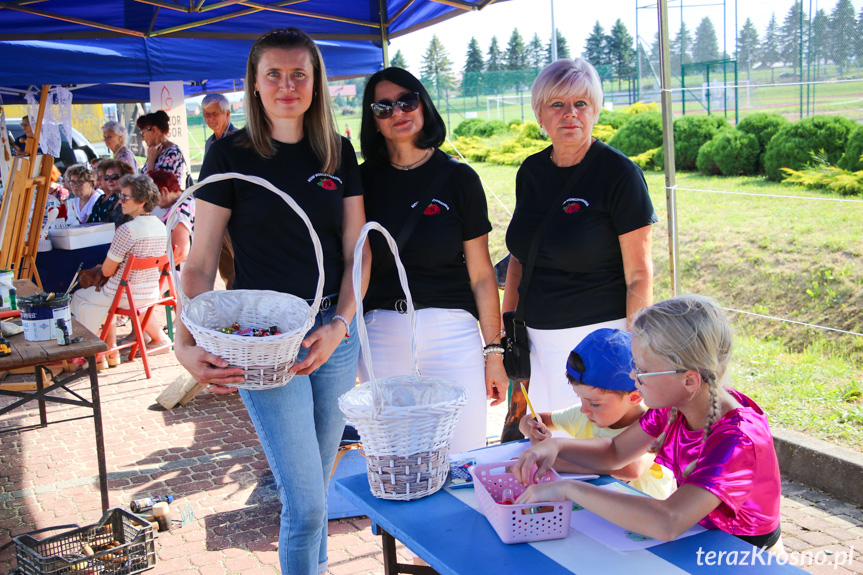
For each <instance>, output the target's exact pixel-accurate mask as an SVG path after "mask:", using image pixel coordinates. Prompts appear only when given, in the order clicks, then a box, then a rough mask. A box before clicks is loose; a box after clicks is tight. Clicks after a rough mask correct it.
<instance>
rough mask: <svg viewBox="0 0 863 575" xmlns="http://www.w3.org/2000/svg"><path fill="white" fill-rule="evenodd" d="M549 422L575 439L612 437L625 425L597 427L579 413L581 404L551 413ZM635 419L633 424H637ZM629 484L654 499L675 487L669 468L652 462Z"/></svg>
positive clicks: (667, 493)
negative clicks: (643, 472) (614, 427)
mask: <svg viewBox="0 0 863 575" xmlns="http://www.w3.org/2000/svg"><path fill="white" fill-rule="evenodd" d="M551 423H552V425H554V427H556V428H557V429H561V430H563V431H565V432H567V433H568V434H570V435H571V436H573V437H574V438H576V439H591V438H594V437H614V436H616V435H618V434H619V433H621V432H622V431H623V430H624V429H627V428H626V427H622V428H620V429H611V428H610V427H597V426H596V425H595V424H594V423H593V422H592V421H590V420H589V419H587V416H585V415H584V414H583V413H581V406H580V405H575V406H573V407H568V408H566V409H561V410H559V411H554V412H552V414H551ZM637 424H638V422H637V421H636V422H635V423H634V424H633V425H637ZM629 485H631V486H633V487H635V488H636V489H638V490H639V491H642V492H644V493H646V494H647V495H650V496H651V497H653V498H655V499H666V498H667V497H668V496H669V495H671V494H672V493H674V490H675V489H677V482H676V481H675V480H674V475H672V473H671V470H670V469H668V468H666V467H663V466H662V465H659V464H658V463H654V464H653V465H652V466H651V467H650V469H648V470H647V472H646V473H645V474H644V475H642V476H641V477H639V478H638V479H636V480H634V481H630V482H629Z"/></svg>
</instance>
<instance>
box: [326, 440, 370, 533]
mask: <svg viewBox="0 0 863 575" xmlns="http://www.w3.org/2000/svg"><path fill="white" fill-rule="evenodd" d="M361 449H362V444H361V443H360V442H359V435H358V434H357V432H356V430H355V429H354V428H353V427H351V426H350V425H348V426H346V427H345V432H344V434H343V435H342V442H341V444H340V445H339V454H338V455H337V456H336V465H335V468H334V471H333V476H332V477H331V478H330V486H329V488H328V489H327V519H342V518H343V517H358V516H360V515H365V513H363V512H362V511H360V510H359V509H357V507H356V506H355V505H354V504H353V503H351V502H350V501H348V500H347V499H345V498H344V497H342V496H341V494H339V493H337V492H336V487H335V484H334V483H333V482H334V481H335V480H336V479H341V478H342V477H350V476H351V475H359V474H360V473H363V474H364V473H366V458H365V456H364V455H363V453H362V451H361Z"/></svg>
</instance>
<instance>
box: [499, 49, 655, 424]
mask: <svg viewBox="0 0 863 575" xmlns="http://www.w3.org/2000/svg"><path fill="white" fill-rule="evenodd" d="M531 105H532V106H533V111H534V114H535V115H536V120H537V122H539V125H540V126H541V127H542V129H543V130H544V131H545V132H546V133H548V135H549V137H550V138H551V146H549V147H548V148H546V149H545V150H543V151H541V152H538V153H536V154H534V155H532V156H530V157H528V158H527V159H526V160H525V161H524V163H522V165H521V168H519V171H518V175H517V176H516V184H515V194H516V204H515V211H514V213H513V216H512V221H511V222H510V224H509V228H508V229H507V232H506V245H507V248H509V251H510V253H511V254H512V258H511V261H510V264H509V269H508V271H507V276H506V290H505V292H504V298H503V310H504V311H509V310H514V309H516V306H517V304H518V303H519V300H520V299H522V298H523V299H524V311H525V322H526V323H527V327H528V336H529V340H530V369H531V374H530V399H531V402H532V404H533V407H534V409H536V410H537V411H554V410H557V409H563V408H564V407H568V406H569V405H570V404H571V403H572V392H571V391H570V390H569V389H568V387H567V386H566V385H563V384H562V383H561V382H562V380H561V373H560V366H561V365H566V360H567V357H568V355H569V352H570V350H571V349H572V348H573V347H574V346H575V345H577V344H578V343H579V342H580V341H581V339H582V338H583V337H584V336H586V335H587V334H589V333H591V332H593V331H595V330H597V329H599V328H612V329H613V328H617V329H628V328H629V324H630V322H631V319H632V317H633V316H634V314H635V312H637V311H638V310H639V309H641V308H642V307H645V306H648V305H650V304H651V303H652V302H653V264H652V260H651V249H650V239H651V235H650V229H651V228H650V226H651V224H653V223H655V222H656V221H657V218H656V214H655V213H654V211H653V205H652V204H651V202H650V196H649V195H648V192H647V184H646V183H645V181H644V175H643V174H642V173H641V170H640V169H639V168H638V166H636V165H635V164H634V163H632V161H630V160H629V158H627V157H626V156H625V155H623V154H621V153H620V152H618V151H617V150H615V149H613V148H610V147H608V146H607V145H606V144H604V143H603V142H601V141H598V140H597V139H596V138H594V137H593V136H592V135H591V131H592V130H593V126H594V124H595V123H596V120H597V118H598V117H599V112H600V111H601V110H602V84H601V82H600V79H599V75H598V74H597V73H596V70H595V69H594V68H593V66H591V65H590V64H589V63H588V62H587V61H585V60H583V59H581V58H576V59H574V60H567V59H562V60H558V61H557V62H554V63H552V64H550V65H549V66H547V67H546V68H545V69H543V70H542V71H541V72H540V74H539V76H537V78H536V81H535V82H534V84H533V88H532V89H531ZM582 162H590V166H589V169H587V171H586V172H585V173H584V174H583V175H582V176H581V179H580V180H579V182H578V185H577V186H575V189H572V190H570V191H569V192H568V193H566V194H565V196H563V198H564V199H563V200H562V201H561V200H560V199H558V198H559V197H560V196H561V195H562V192H563V189H564V188H565V187H566V186H567V183H568V181H569V180H570V178H571V177H574V176H573V173H574V172H576V171H579V170H582V169H583V167H579V166H580V164H582ZM549 211H551V212H552V213H553V214H554V215H553V216H552V217H551V220H549V223H548V225H547V227H546V228H545V231H544V233H543V236H542V238H541V239H540V244H539V251H538V252H537V256H536V265H535V268H534V270H533V277H532V279H531V281H530V284H529V285H528V287H527V293H525V292H524V286H523V285H521V284H522V282H521V279H522V268H523V266H524V265H525V264H526V260H527V257H528V253H529V251H530V247H531V243H532V242H533V239H534V236H535V235H536V233H537V230H538V228H539V226H540V222H541V221H542V220H543V219H544V218H545V216H546V214H548V212H549Z"/></svg>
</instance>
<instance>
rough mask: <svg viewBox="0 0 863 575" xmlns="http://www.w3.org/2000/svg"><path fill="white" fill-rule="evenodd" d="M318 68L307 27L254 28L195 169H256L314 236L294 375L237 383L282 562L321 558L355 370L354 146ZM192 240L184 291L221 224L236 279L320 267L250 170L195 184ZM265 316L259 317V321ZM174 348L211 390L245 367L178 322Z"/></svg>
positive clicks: (357, 191) (308, 573) (200, 284)
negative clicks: (239, 102)
mask: <svg viewBox="0 0 863 575" xmlns="http://www.w3.org/2000/svg"><path fill="white" fill-rule="evenodd" d="M326 77H327V76H326V70H325V68H324V61H323V58H322V57H321V53H320V51H319V50H318V47H317V46H316V45H315V43H314V41H313V40H312V39H311V38H310V37H309V36H308V35H306V34H305V33H303V32H301V31H300V30H297V29H296V28H281V29H276V30H272V31H270V32H268V33H267V34H264V35H263V36H261V37H260V38H258V40H256V41H255V43H254V44H253V46H252V49H251V51H250V53H249V62H248V66H247V67H246V82H245V85H246V95H245V101H246V121H247V124H246V127H245V128H243V129H242V130H239V131H237V132H234V133H233V134H230V135H227V136H225V137H224V138H221V139H220V140H217V141H216V142H215V143H213V145H212V147H211V148H210V150H209V152H207V155H206V157H205V158H204V165H203V167H202V168H201V177H202V178H205V177H207V176H209V175H212V174H218V173H225V172H240V173H244V174H249V175H253V176H258V177H261V178H263V179H265V180H268V181H269V182H271V183H272V184H273V185H274V186H275V187H276V188H279V189H280V190H282V191H284V192H285V193H287V194H289V195H290V196H291V197H292V198H293V199H294V200H295V201H296V202H297V204H299V206H300V207H301V208H302V209H303V211H305V212H306V214H307V215H308V217H309V220H310V221H311V222H312V225H313V227H314V229H315V232H316V233H317V235H318V238H319V239H320V242H321V247H322V251H323V259H324V270H325V274H324V275H325V277H324V292H323V293H324V295H325V296H327V303H328V304H330V305H327V306H325V305H323V304H322V306H321V311H320V312H319V313H318V314H317V316H316V317H315V324H314V327H312V329H311V330H310V331H309V333H308V334H306V337H305V339H304V340H303V342H302V346H301V349H300V353H299V356H298V357H297V363H296V364H295V365H294V366H293V367H291V371H293V372H295V373H296V375H295V376H294V377H293V379H291V381H290V382H288V384H287V385H283V386H281V387H276V388H273V389H266V390H258V391H249V390H245V389H241V390H240V396H241V397H242V399H243V403H244V404H245V405H246V409H247V410H248V412H249V418H250V419H251V420H252V423H253V424H254V426H255V431H257V433H258V437H259V438H260V439H261V446H262V447H263V449H264V453H266V456H267V461H268V463H269V464H270V468H271V469H272V471H273V475H274V477H275V480H276V486H277V488H278V490H279V498H280V500H281V502H282V512H281V525H280V530H279V561H280V564H281V572H282V573H291V574H297V575H316V574H317V573H323V572H325V571H326V570H327V512H326V500H327V486H328V483H329V479H330V472H331V471H332V468H333V462H334V460H335V456H336V452H337V450H338V446H339V441H340V439H341V437H342V433H343V432H344V428H345V419H344V416H343V415H342V413H341V411H340V410H339V406H338V398H339V396H340V395H342V394H344V393H345V392H347V391H348V390H349V389H350V388H351V387H352V386H353V385H354V383H355V381H356V374H357V356H358V353H359V342H358V341H357V338H355V337H353V338H351V337H349V336H350V335H351V333H353V332H354V328H353V327H352V326H353V325H355V324H354V323H353V322H352V319H353V316H354V314H355V312H356V301H355V299H354V296H353V284H352V281H351V270H352V267H353V253H354V245H355V244H356V242H357V239H358V238H359V233H360V230H361V229H362V226H363V224H364V223H365V215H364V208H363V198H362V183H361V181H360V177H359V168H358V167H357V161H356V155H355V154H354V152H353V149H352V148H351V146H350V144H349V143H348V142H347V140H345V139H342V138H340V137H339V136H338V135H337V134H336V133H335V130H334V126H335V124H334V122H333V117H332V111H331V108H330V99H329V95H328V94H329V92H328V89H327V81H326ZM195 220H196V221H195V224H196V225H195V241H194V242H192V248H191V251H190V253H189V258H188V260H187V262H186V266H185V267H184V268H183V278H182V281H183V288H184V290H185V292H186V294H188V295H189V296H190V297H194V296H196V295H197V294H199V293H202V292H204V291H207V290H212V289H213V282H214V281H215V277H216V269H217V266H218V262H219V254H220V251H221V247H222V238H223V237H224V235H225V230H229V231H230V237H231V242H232V245H233V247H234V257H235V261H234V263H235V268H236V277H235V278H234V287H235V288H237V289H257V290H263V289H268V290H275V291H280V292H284V293H290V294H293V295H296V296H298V297H301V298H304V299H306V300H311V299H313V298H314V295H315V290H316V285H317V282H318V277H319V276H318V267H317V262H316V259H315V252H314V247H313V244H312V240H311V238H310V237H309V233H308V229H307V228H306V226H305V225H304V224H303V222H302V220H301V219H300V217H299V216H298V215H297V214H296V213H295V212H294V211H293V210H292V209H291V208H290V207H289V206H288V205H287V204H286V203H285V201H284V200H283V199H282V198H281V197H279V196H278V195H276V194H274V193H272V192H271V191H269V190H266V189H263V188H261V187H259V186H256V185H253V184H251V183H249V182H245V181H241V180H236V179H229V180H225V181H221V182H216V183H213V184H209V185H207V186H205V187H203V188H201V189H200V190H198V192H197V194H196V197H195ZM259 327H264V326H259ZM176 353H177V358H178V359H179V360H180V363H182V364H183V366H184V367H185V368H186V369H188V370H189V372H190V373H191V374H192V375H193V376H194V377H195V379H197V380H198V381H200V382H204V383H210V384H211V389H212V390H213V391H216V392H223V391H226V388H227V387H229V386H230V385H231V384H233V383H239V382H241V381H243V370H242V369H239V368H230V367H228V364H227V362H226V361H225V360H223V359H221V358H219V357H216V356H214V355H212V354H210V353H207V352H206V351H204V350H203V349H201V348H199V347H197V346H196V345H195V341H194V339H193V338H192V337H191V335H190V334H189V332H188V330H186V328H185V326H183V325H182V324H181V323H180V322H178V329H177V343H176Z"/></svg>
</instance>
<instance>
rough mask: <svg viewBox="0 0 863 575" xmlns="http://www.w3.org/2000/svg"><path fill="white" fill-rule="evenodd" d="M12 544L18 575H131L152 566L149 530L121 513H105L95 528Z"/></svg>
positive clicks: (141, 521)
mask: <svg viewBox="0 0 863 575" xmlns="http://www.w3.org/2000/svg"><path fill="white" fill-rule="evenodd" d="M14 541H15V558H16V559H17V561H18V573H20V575H67V574H68V575H132V574H133V573H141V572H142V571H146V570H147V569H150V568H152V567H153V566H155V565H156V546H155V544H154V542H153V526H152V525H151V524H150V522H149V521H147V520H145V519H143V518H141V517H139V516H137V515H134V514H132V513H130V512H128V511H126V510H125V509H119V508H117V509H109V510H108V511H107V512H106V513H105V515H103V516H102V519H101V520H100V521H99V522H98V523H96V524H95V525H88V526H86V527H80V528H78V529H75V530H73V531H67V532H66V533H61V534H59V535H54V536H52V537H48V538H46V539H42V540H37V539H34V538H33V537H30V536H29V535H19V536H18V537H15V539H14ZM90 552H92V555H91V554H90Z"/></svg>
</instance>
